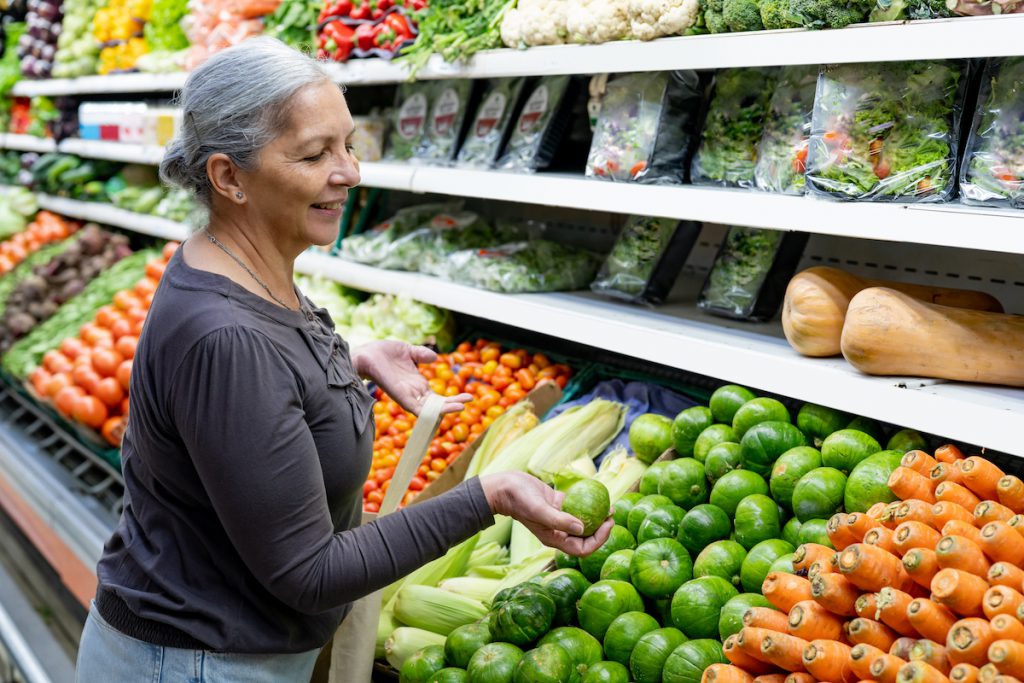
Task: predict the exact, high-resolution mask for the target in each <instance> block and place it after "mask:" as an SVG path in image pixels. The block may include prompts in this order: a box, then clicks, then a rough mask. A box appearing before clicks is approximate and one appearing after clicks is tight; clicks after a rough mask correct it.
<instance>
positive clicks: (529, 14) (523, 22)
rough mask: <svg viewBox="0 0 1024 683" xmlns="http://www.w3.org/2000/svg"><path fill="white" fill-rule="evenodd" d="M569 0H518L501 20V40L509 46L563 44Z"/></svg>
mask: <svg viewBox="0 0 1024 683" xmlns="http://www.w3.org/2000/svg"><path fill="white" fill-rule="evenodd" d="M568 9H569V0H519V3H518V6H517V7H516V8H515V9H513V10H510V11H509V12H507V13H506V14H505V18H504V20H502V22H501V41H502V42H503V43H505V45H507V46H508V47H526V46H530V47H532V46H536V45H561V44H562V43H564V42H565V38H566V35H567V33H566V29H565V19H566V15H567V13H568Z"/></svg>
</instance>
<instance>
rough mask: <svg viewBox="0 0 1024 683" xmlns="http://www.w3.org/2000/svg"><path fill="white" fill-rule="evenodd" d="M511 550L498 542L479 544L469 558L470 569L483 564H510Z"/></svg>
mask: <svg viewBox="0 0 1024 683" xmlns="http://www.w3.org/2000/svg"><path fill="white" fill-rule="evenodd" d="M508 562H509V552H508V549H507V548H506V547H505V546H502V545H498V544H497V543H493V542H492V543H484V544H479V543H478V544H477V546H476V550H474V551H473V554H472V556H470V558H469V569H472V568H473V567H476V566H479V565H482V564H508Z"/></svg>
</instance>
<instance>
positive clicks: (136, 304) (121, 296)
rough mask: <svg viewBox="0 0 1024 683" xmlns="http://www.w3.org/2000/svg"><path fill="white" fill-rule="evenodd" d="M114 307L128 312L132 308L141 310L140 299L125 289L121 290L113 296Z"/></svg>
mask: <svg viewBox="0 0 1024 683" xmlns="http://www.w3.org/2000/svg"><path fill="white" fill-rule="evenodd" d="M114 307H115V308H119V309H120V310H122V311H129V310H131V309H133V308H142V299H141V298H139V296H138V295H136V294H135V293H134V292H131V291H129V290H127V289H125V290H121V291H120V292H118V293H117V294H115V295H114Z"/></svg>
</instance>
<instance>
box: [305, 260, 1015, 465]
mask: <svg viewBox="0 0 1024 683" xmlns="http://www.w3.org/2000/svg"><path fill="white" fill-rule="evenodd" d="M297 267H298V268H300V269H301V270H302V271H303V272H307V273H314V274H322V275H325V276H327V277H330V278H332V279H334V280H336V281H338V282H341V283H343V284H345V285H348V286H350V287H355V288H357V289H362V290H367V291H373V292H386V293H392V294H400V293H404V294H408V295H410V296H412V297H415V298H416V299H418V300H420V301H424V302H426V303H430V304H434V305H436V306H442V307H445V308H449V309H451V310H454V311H458V312H460V313H464V314H467V315H473V316H477V317H481V318H486V319H489V320H493V321H495V322H499V323H504V324H508V325H512V326H515V327H520V328H523V329H529V330H534V331H537V332H540V333H543V334H547V335H552V336H555V337H560V338H562V339H566V340H569V341H573V342H578V343H581V344H587V345H590V346H596V347H599V348H602V349H606V350H608V351H611V352H614V353H621V354H625V355H628V356H631V357H634V358H640V359H643V360H647V361H651V362H654V363H659V364H662V365H667V366H670V367H674V368H680V369H683V370H687V371H690V372H695V373H699V374H703V375H708V376H711V377H715V378H718V379H721V380H724V381H730V382H738V383H741V384H745V385H748V386H752V387H755V388H757V389H761V390H765V391H771V392H773V393H778V394H782V395H786V396H790V397H793V398H796V399H799V400H803V401H810V402H813V403H819V404H822V405H828V406H832V407H834V408H838V409H840V410H846V411H849V412H851V413H855V414H858V415H866V416H869V417H873V418H876V419H880V420H885V421H887V422H892V423H895V424H899V425H904V426H907V427H912V428H915V429H919V430H922V431H925V432H929V433H933V434H937V435H941V436H944V437H947V438H950V439H955V440H959V441H965V442H967V443H973V444H976V445H979V446H984V447H987V448H991V449H995V450H1000V451H1004V452H1007V453H1011V454H1014V455H1020V456H1024V444H1022V442H1021V440H1020V436H1019V434H1018V433H1017V432H1018V430H1017V428H1016V425H1017V424H1018V421H1019V420H1021V419H1022V418H1024V391H1020V390H1015V389H1008V388H996V387H983V386H974V385H964V384H950V383H943V382H940V381H936V380H929V379H920V378H918V379H912V378H883V377H869V376H867V375H862V374H860V373H858V372H857V371H856V370H854V369H853V368H852V367H851V366H850V365H849V364H848V363H846V361H844V360H843V359H842V358H835V359H812V358H804V357H802V356H799V355H798V354H796V353H795V352H794V351H793V350H792V349H791V348H790V347H789V345H788V344H787V343H786V340H785V338H784V337H783V336H782V331H781V328H780V326H779V324H777V323H776V324H743V323H736V322H731V321H725V320H722V319H720V318H714V317H712V316H708V315H705V314H702V313H700V312H699V311H698V310H697V309H696V307H695V306H694V305H693V302H692V301H686V300H682V301H677V302H670V303H668V304H666V305H664V306H659V307H658V308H656V309H647V308H641V307H636V306H629V305H624V304H617V303H612V302H609V301H607V300H604V299H599V298H597V297H595V296H592V295H590V294H588V293H572V294H569V293H561V294H526V295H506V294H497V293H493V292H485V291H481V290H477V289H473V288H470V287H464V286H462V285H456V284H452V283H449V282H445V281H443V280H439V279H436V278H431V277H427V276H424V275H419V274H413V273H401V272H394V271H386V270H380V269H377V268H371V267H367V266H363V265H359V264H355V263H349V262H347V261H342V260H340V259H336V258H332V257H329V256H322V255H318V254H311V253H308V254H303V255H302V256H301V257H300V259H299V263H297ZM690 289H693V290H694V291H695V290H696V287H694V288H690Z"/></svg>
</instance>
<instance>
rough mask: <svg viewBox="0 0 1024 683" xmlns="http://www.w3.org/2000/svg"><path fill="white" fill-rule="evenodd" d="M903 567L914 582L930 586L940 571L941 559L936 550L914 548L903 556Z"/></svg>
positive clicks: (926, 586) (925, 586)
mask: <svg viewBox="0 0 1024 683" xmlns="http://www.w3.org/2000/svg"><path fill="white" fill-rule="evenodd" d="M903 569H904V570H906V572H907V575H908V576H909V577H910V578H911V579H912V580H913V581H914V583H916V584H918V585H919V586H923V587H924V588H930V587H931V585H932V578H934V577H935V574H937V573H938V571H939V569H941V567H939V559H938V556H937V555H936V554H935V551H934V550H928V549H927V548H914V549H913V550H910V551H909V552H908V553H907V554H906V555H904V556H903Z"/></svg>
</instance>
